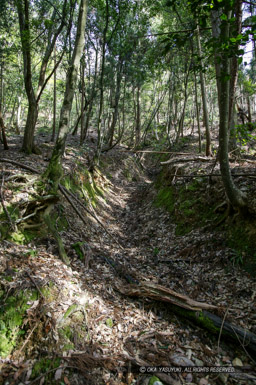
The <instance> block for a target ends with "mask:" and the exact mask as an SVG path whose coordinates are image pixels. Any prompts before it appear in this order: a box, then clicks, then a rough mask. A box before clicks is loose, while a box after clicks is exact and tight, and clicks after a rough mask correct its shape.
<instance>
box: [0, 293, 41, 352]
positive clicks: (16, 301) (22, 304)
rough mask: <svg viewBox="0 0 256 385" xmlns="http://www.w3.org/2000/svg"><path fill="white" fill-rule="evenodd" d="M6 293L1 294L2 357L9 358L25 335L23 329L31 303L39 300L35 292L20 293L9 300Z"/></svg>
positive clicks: (0, 331) (0, 330)
mask: <svg viewBox="0 0 256 385" xmlns="http://www.w3.org/2000/svg"><path fill="white" fill-rule="evenodd" d="M5 297H6V293H5V292H4V291H1V292H0V304H1V306H0V309H1V310H0V357H2V358H5V357H7V356H8V355H9V354H10V353H11V352H12V350H13V349H14V348H15V347H16V345H17V344H18V343H19V341H20V340H22V335H23V334H25V330H24V328H23V318H24V317H25V314H26V310H27V309H29V307H30V306H31V305H29V304H28V302H29V301H33V300H36V299H37V293H36V292H35V291H19V292H18V293H17V294H16V295H15V296H14V295H11V296H9V297H7V298H5Z"/></svg>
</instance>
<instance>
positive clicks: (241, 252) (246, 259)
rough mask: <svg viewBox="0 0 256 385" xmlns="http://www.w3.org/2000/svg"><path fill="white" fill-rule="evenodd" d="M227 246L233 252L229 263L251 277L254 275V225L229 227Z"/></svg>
mask: <svg viewBox="0 0 256 385" xmlns="http://www.w3.org/2000/svg"><path fill="white" fill-rule="evenodd" d="M227 246H228V247H230V248H231V249H232V251H233V256H232V258H231V262H232V263H233V264H234V265H241V266H243V268H244V269H245V270H246V271H248V272H249V273H250V274H251V275H253V276H255V275H256V251H255V250H256V242H255V225H254V224H253V223H252V224H249V223H246V222H244V223H239V224H237V225H233V226H232V227H231V226H229V228H228V230H227Z"/></svg>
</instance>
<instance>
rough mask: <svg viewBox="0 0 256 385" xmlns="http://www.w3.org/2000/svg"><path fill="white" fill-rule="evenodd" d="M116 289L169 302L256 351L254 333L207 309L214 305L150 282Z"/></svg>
mask: <svg viewBox="0 0 256 385" xmlns="http://www.w3.org/2000/svg"><path fill="white" fill-rule="evenodd" d="M107 262H108V261H107ZM111 265H112V264H111ZM113 267H114V268H115V270H116V271H117V272H118V273H119V274H120V269H118V267H117V268H116V267H115V265H114V266H113ZM122 275H123V277H124V278H125V279H126V280H127V281H128V282H130V279H129V280H128V279H127V278H126V275H128V276H129V277H130V275H129V272H127V271H126V272H125V274H122ZM133 281H135V280H133ZM136 282H137V281H136ZM116 289H117V290H118V291H119V292H121V293H122V294H123V295H127V296H132V297H143V298H150V299H153V300H157V301H160V302H167V303H170V304H171V305H172V308H171V309H172V310H173V311H174V312H175V313H177V314H178V315H180V316H182V317H185V318H188V319H190V320H191V321H193V322H194V323H196V324H197V325H199V326H201V327H204V328H206V329H208V330H209V331H211V332H213V333H214V334H218V335H219V333H220V331H221V332H222V333H223V336H225V337H229V338H231V339H233V340H235V341H236V342H237V340H238V341H239V343H240V344H241V346H242V347H243V349H244V350H246V349H248V350H252V351H253V352H256V335H255V334H253V333H251V332H249V331H247V330H244V329H242V328H240V327H239V326H235V325H232V324H230V323H229V322H226V321H225V319H224V320H223V319H222V318H220V317H219V316H217V315H215V314H212V313H210V312H209V311H208V310H217V309H218V307H217V306H215V305H211V304H207V303H204V302H198V301H195V300H193V299H191V298H189V297H188V296H186V295H183V294H180V293H177V292H175V291H173V290H171V289H168V288H166V287H164V286H160V285H157V284H155V283H151V282H142V283H139V284H132V285H131V284H129V285H127V286H126V287H125V286H124V285H122V286H121V285H118V284H117V283H116Z"/></svg>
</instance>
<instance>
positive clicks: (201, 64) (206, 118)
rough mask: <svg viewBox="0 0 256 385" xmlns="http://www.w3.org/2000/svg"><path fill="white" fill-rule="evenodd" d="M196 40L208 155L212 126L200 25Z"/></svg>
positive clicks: (208, 153)
mask: <svg viewBox="0 0 256 385" xmlns="http://www.w3.org/2000/svg"><path fill="white" fill-rule="evenodd" d="M196 41H197V50H198V55H199V57H200V66H201V69H200V83H201V93H202V104H203V112H204V124H205V133H206V148H205V154H206V156H211V155H212V150H211V133H210V126H209V114H208V106H207V97H206V88H205V79H204V74H203V71H202V67H203V62H202V59H201V57H202V49H201V42H200V33H199V26H197V28H196Z"/></svg>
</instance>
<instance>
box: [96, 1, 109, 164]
mask: <svg viewBox="0 0 256 385" xmlns="http://www.w3.org/2000/svg"><path fill="white" fill-rule="evenodd" d="M108 23H109V0H106V23H105V28H104V30H103V39H102V58H101V74H100V106H99V114H98V122H97V134H98V141H97V158H98V159H99V157H100V152H101V146H102V138H101V136H102V133H101V118H102V111H103V103H104V84H103V80H104V72H105V56H106V43H107V30H108Z"/></svg>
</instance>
